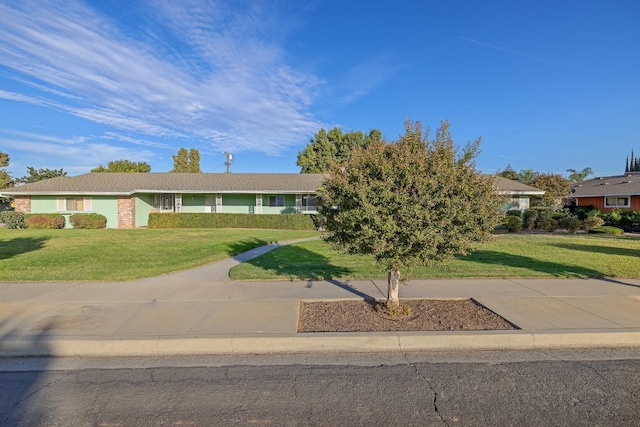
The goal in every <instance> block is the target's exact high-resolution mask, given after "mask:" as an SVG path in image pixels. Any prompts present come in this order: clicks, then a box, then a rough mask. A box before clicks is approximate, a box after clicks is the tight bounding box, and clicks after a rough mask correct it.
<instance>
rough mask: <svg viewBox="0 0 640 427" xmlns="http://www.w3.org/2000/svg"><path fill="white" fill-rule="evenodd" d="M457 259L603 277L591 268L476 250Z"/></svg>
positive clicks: (553, 273) (555, 272)
mask: <svg viewBox="0 0 640 427" xmlns="http://www.w3.org/2000/svg"><path fill="white" fill-rule="evenodd" d="M459 259H460V261H472V262H477V263H482V264H493V265H503V266H508V267H514V268H523V269H527V270H531V271H537V272H543V273H547V274H550V275H552V276H555V277H580V278H586V277H592V278H601V277H604V276H605V274H604V273H602V272H600V271H598V270H593V269H591V268H586V267H580V266H577V265H570V264H562V263H559V262H552V261H540V260H538V259H535V258H531V257H527V256H522V255H510V254H505V253H503V252H497V251H487V250H478V251H476V252H473V253H472V254H471V255H469V256H467V257H464V258H459Z"/></svg>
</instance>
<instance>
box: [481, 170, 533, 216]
mask: <svg viewBox="0 0 640 427" xmlns="http://www.w3.org/2000/svg"><path fill="white" fill-rule="evenodd" d="M493 184H494V187H495V189H496V192H497V193H498V194H502V195H505V196H508V197H509V200H508V201H507V204H506V205H505V206H504V208H503V209H504V210H505V211H508V210H520V211H526V210H527V209H529V200H530V198H531V196H542V195H544V191H543V190H539V189H537V188H535V187H532V186H530V185H527V184H523V183H521V182H519V181H512V180H510V179H507V178H503V177H501V176H494V177H493Z"/></svg>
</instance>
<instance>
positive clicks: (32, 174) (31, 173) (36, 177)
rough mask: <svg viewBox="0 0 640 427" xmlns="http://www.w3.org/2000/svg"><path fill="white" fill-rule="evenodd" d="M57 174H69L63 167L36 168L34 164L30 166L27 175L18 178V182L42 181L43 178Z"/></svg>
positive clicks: (53, 176)
mask: <svg viewBox="0 0 640 427" xmlns="http://www.w3.org/2000/svg"><path fill="white" fill-rule="evenodd" d="M56 176H67V173H66V172H65V171H64V170H63V169H36V168H34V167H33V166H28V167H27V175H25V176H23V177H22V178H18V179H16V182H20V183H23V184H28V183H30V182H37V181H42V180H43V179H49V178H55V177H56Z"/></svg>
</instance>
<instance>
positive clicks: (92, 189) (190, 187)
mask: <svg viewBox="0 0 640 427" xmlns="http://www.w3.org/2000/svg"><path fill="white" fill-rule="evenodd" d="M324 177H325V175H322V174H294V173H230V174H222V173H111V172H104V173H88V174H85V175H78V176H71V177H67V176H62V177H56V178H51V179H47V180H43V181H38V182H34V183H31V184H25V185H21V186H18V187H15V188H11V189H7V190H6V191H3V192H2V193H3V194H7V195H38V194H42V195H45V194H113V195H129V194H134V193H278V194H287V193H315V192H316V190H317V189H318V187H319V186H321V185H322V181H323V180H324Z"/></svg>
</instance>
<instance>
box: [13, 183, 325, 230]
mask: <svg viewBox="0 0 640 427" xmlns="http://www.w3.org/2000/svg"><path fill="white" fill-rule="evenodd" d="M323 179H324V175H322V174H285V173H264V174H260V173H255V174H247V173H233V174H222V173H215V174H214V173H111V172H104V173H89V174H85V175H78V176H72V177H67V176H61V177H56V178H51V179H47V180H43V181H38V182H34V183H31V184H25V185H21V186H18V187H14V188H11V189H7V190H4V191H3V192H2V194H4V195H7V196H11V197H13V199H14V202H15V206H16V211H18V212H23V213H55V212H58V213H61V214H63V215H64V216H65V217H67V219H68V217H69V216H71V215H72V214H74V213H99V214H102V215H104V216H105V217H106V218H107V227H108V228H134V227H144V226H147V225H148V219H149V213H151V212H229V213H245V214H282V213H295V212H299V213H315V211H316V201H315V195H316V192H317V190H318V187H320V186H321V185H322V181H323ZM67 223H68V221H67Z"/></svg>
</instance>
